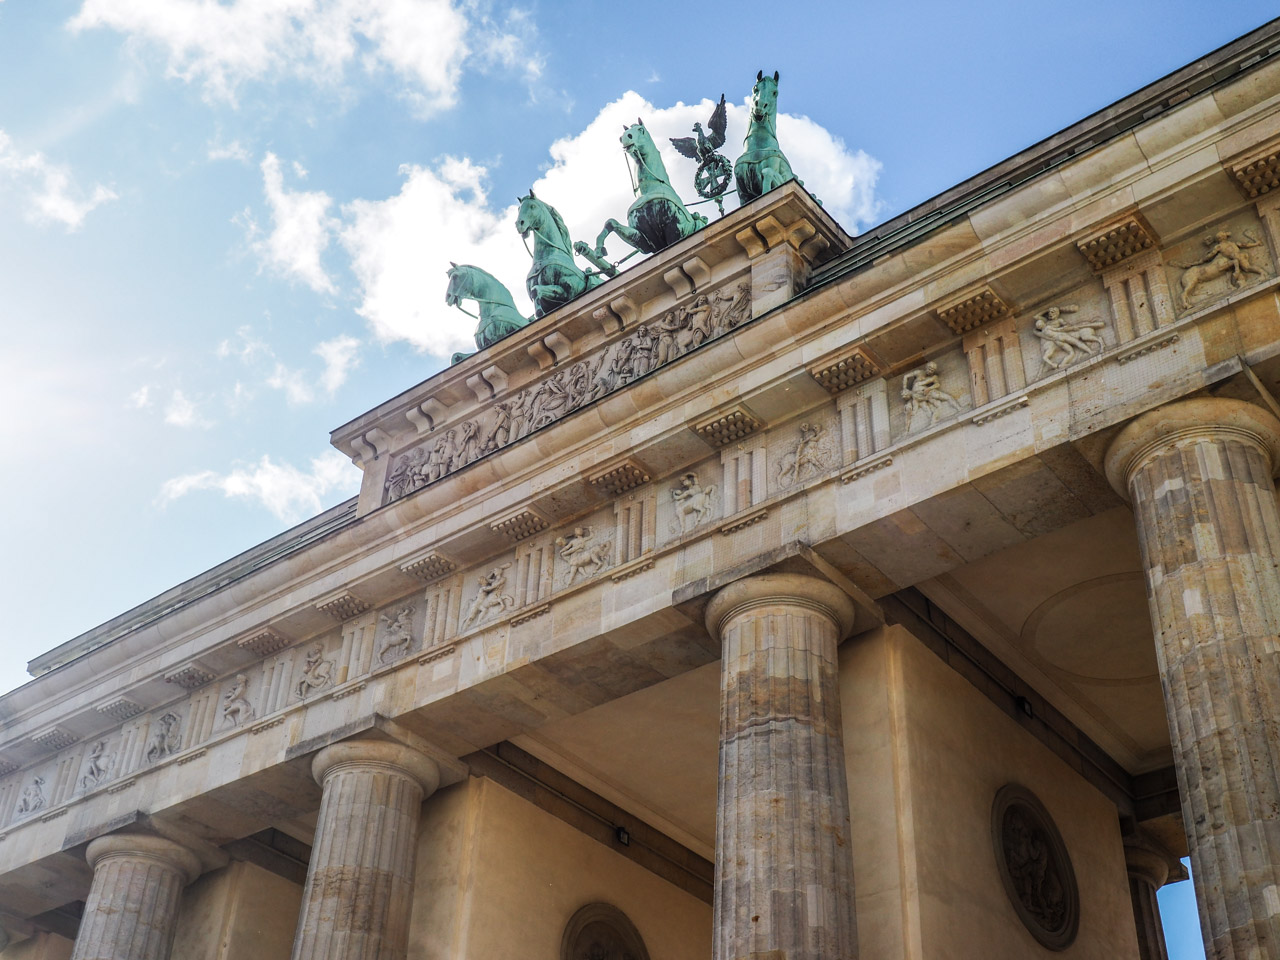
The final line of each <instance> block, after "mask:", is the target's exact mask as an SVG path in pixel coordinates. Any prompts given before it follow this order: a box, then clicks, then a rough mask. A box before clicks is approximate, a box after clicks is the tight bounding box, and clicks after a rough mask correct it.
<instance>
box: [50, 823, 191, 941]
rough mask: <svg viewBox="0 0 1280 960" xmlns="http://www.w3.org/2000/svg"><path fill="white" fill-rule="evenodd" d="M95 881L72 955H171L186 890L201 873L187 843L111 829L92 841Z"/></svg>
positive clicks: (90, 858) (90, 852)
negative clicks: (184, 889)
mask: <svg viewBox="0 0 1280 960" xmlns="http://www.w3.org/2000/svg"><path fill="white" fill-rule="evenodd" d="M85 857H86V859H87V860H88V861H89V865H90V866H91V867H93V884H92V885H91V886H90V888H89V896H88V898H87V899H86V900H85V905H84V916H83V917H82V918H81V919H80V931H79V933H77V934H76V942H75V946H74V947H73V948H72V951H71V960H168V957H169V951H170V949H171V948H172V946H173V934H174V931H175V930H176V929H177V920H178V900H179V898H180V897H181V896H182V889H183V887H185V886H186V885H187V884H189V883H190V882H191V881H192V880H194V879H195V878H196V877H198V876H199V875H200V861H199V860H198V859H197V858H196V855H195V854H194V853H192V852H191V851H190V850H188V849H187V848H186V847H183V846H180V845H179V844H176V843H174V842H173V841H171V840H165V839H163V838H161V837H153V836H143V835H135V834H111V835H109V836H105V837H99V838H98V839H96V840H94V841H93V842H92V843H90V844H89V848H88V850H87V851H86V852H85Z"/></svg>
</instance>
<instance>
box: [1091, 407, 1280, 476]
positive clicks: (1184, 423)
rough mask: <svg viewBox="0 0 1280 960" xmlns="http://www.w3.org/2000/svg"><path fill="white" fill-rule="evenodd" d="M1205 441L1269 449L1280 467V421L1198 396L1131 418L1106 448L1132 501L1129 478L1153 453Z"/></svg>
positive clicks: (1110, 467) (1111, 468)
mask: <svg viewBox="0 0 1280 960" xmlns="http://www.w3.org/2000/svg"><path fill="white" fill-rule="evenodd" d="M1204 440H1238V441H1242V442H1245V443H1249V444H1252V445H1254V446H1256V447H1257V448H1258V449H1259V450H1262V451H1263V452H1265V453H1266V455H1267V458H1268V460H1269V462H1270V466H1271V472H1272V474H1273V475H1274V474H1275V473H1276V471H1277V469H1280V420H1277V419H1276V418H1275V417H1274V416H1273V415H1272V414H1271V413H1270V412H1268V411H1267V410H1264V409H1263V408H1262V407H1258V406H1255V405H1254V404H1252V403H1246V402H1245V401H1243V400H1231V399H1228V398H1226V397H1197V398H1194V399H1191V400H1178V401H1176V402H1174V403H1169V404H1165V405H1164V406H1162V407H1157V408H1156V409H1154V410H1148V411H1147V412H1146V413H1144V414H1142V415H1140V416H1138V417H1136V418H1135V419H1133V420H1131V421H1130V422H1129V423H1128V424H1127V425H1126V426H1125V427H1124V429H1122V430H1121V431H1120V432H1119V433H1118V434H1116V436H1115V439H1113V440H1112V441H1111V445H1110V446H1109V447H1108V448H1107V455H1106V472H1107V480H1109V481H1110V483H1111V486H1112V487H1114V488H1115V491H1116V492H1117V493H1118V494H1120V496H1121V497H1123V498H1124V499H1125V500H1128V499H1129V478H1130V477H1132V476H1133V474H1134V472H1135V471H1137V470H1138V469H1140V468H1141V467H1143V466H1144V465H1145V464H1147V463H1148V462H1150V461H1151V459H1152V458H1153V457H1156V456H1158V455H1159V454H1161V453H1164V452H1167V451H1169V450H1172V449H1173V448H1175V447H1177V446H1179V445H1181V444H1185V443H1193V442H1196V441H1204Z"/></svg>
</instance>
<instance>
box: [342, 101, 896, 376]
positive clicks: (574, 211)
mask: <svg viewBox="0 0 1280 960" xmlns="http://www.w3.org/2000/svg"><path fill="white" fill-rule="evenodd" d="M712 109H713V104H712V103H711V102H710V101H707V100H704V101H702V102H701V103H697V104H683V103H681V104H676V105H675V106H673V107H666V108H662V109H658V108H656V107H654V106H653V104H651V103H650V102H649V101H648V100H646V99H645V98H644V97H643V96H641V95H640V94H638V93H635V92H634V91H629V92H627V93H626V94H624V95H623V96H622V97H620V98H619V99H618V100H616V101H614V102H613V103H610V104H608V105H607V106H605V107H604V108H603V109H602V110H601V111H600V113H599V114H598V115H597V116H596V118H595V119H594V120H592V121H591V123H590V124H589V125H588V126H587V128H586V129H585V130H583V131H582V132H581V133H579V134H577V135H576V136H572V137H566V138H564V139H561V140H557V141H556V142H555V143H553V144H552V145H551V147H550V153H551V159H552V164H551V166H550V168H549V169H547V170H546V171H545V172H544V173H543V174H542V176H541V177H540V178H539V179H538V180H537V181H536V182H534V184H533V187H534V189H535V190H536V192H537V194H538V196H539V197H542V198H544V199H546V200H547V201H549V202H550V203H552V204H554V205H555V206H556V207H557V209H559V211H560V213H561V214H562V215H563V217H564V219H565V222H566V223H567V224H568V226H569V230H570V232H571V234H572V236H573V238H574V239H575V240H585V241H587V242H588V243H594V242H595V238H596V234H597V233H598V232H599V231H600V228H601V227H602V226H603V224H604V221H605V220H606V219H608V218H609V217H617V218H619V219H621V218H622V217H623V216H624V215H625V211H626V209H627V207H628V206H629V205H630V204H631V200H632V195H631V187H630V183H629V180H628V177H627V175H626V172H625V169H624V166H623V164H624V158H623V154H622V148H621V146H620V145H619V143H618V136H619V134H620V133H621V130H622V127H623V126H624V125H626V124H629V123H634V122H635V119H636V117H637V116H640V117H643V118H644V121H645V124H646V126H647V127H648V128H649V130H650V132H651V133H652V135H653V137H654V140H655V142H656V143H657V144H658V146H659V148H660V150H661V153H662V158H663V161H664V162H665V164H666V166H667V171H668V174H669V176H670V178H671V182H672V183H673V184H675V185H676V187H677V189H678V190H679V191H680V192H681V195H682V196H684V197H685V198H686V199H694V198H695V196H696V195H695V193H694V190H693V186H692V185H693V174H694V170H695V164H694V162H693V161H691V160H689V159H687V158H685V157H682V156H680V155H679V154H677V153H676V152H675V150H674V149H673V148H672V147H671V145H670V143H669V141H668V139H667V138H668V137H672V136H677V137H678V136H686V135H688V134H689V133H690V131H691V128H692V126H693V123H694V122H695V121H700V122H703V123H705V122H706V120H707V118H708V117H709V116H710V114H711V111H712ZM728 120H729V126H728V134H727V143H726V147H725V150H724V152H725V154H726V155H727V156H728V157H729V158H730V160H732V159H734V158H736V156H737V155H738V153H739V152H740V150H739V145H740V144H741V143H742V139H743V137H744V135H745V133H746V124H747V110H746V108H745V107H743V106H740V105H737V104H730V105H729V111H728ZM778 129H779V138H780V139H781V141H782V144H783V147H784V149H785V150H786V153H787V157H788V159H789V160H790V161H791V164H792V166H793V168H794V169H795V170H796V171H797V173H798V175H799V176H800V177H801V178H802V179H803V180H804V181H805V186H806V187H807V188H808V189H809V190H810V191H811V192H812V193H814V194H815V195H817V196H818V197H820V198H821V199H822V200H823V201H824V203H825V204H826V209H827V210H828V211H829V212H830V213H831V214H832V215H833V216H834V217H835V218H836V219H837V220H839V221H841V222H842V223H843V224H844V225H845V227H846V229H851V230H856V229H857V227H858V226H859V225H860V224H865V223H867V222H870V221H872V220H873V219H874V218H875V216H876V213H877V203H876V200H875V181H876V176H877V174H878V172H879V169H880V164H879V162H878V161H876V160H875V159H873V158H872V157H870V156H868V155H867V154H866V153H864V152H862V151H861V150H856V151H854V150H850V149H849V148H848V147H847V146H846V145H845V144H844V142H843V141H842V140H840V139H839V138H838V137H836V136H834V135H832V134H831V133H830V132H829V131H827V130H825V129H824V128H823V127H821V126H820V125H818V124H817V123H814V122H813V121H812V120H810V119H809V118H807V117H795V116H790V115H787V114H783V115H780V116H779V121H778ZM401 174H402V176H403V177H404V182H403V184H402V185H401V188H400V192H399V193H397V194H396V195H394V196H391V197H388V198H387V199H385V200H356V201H353V202H352V203H349V204H346V205H345V206H344V207H343V210H342V215H343V228H342V233H341V240H342V244H343V246H344V247H345V249H346V250H347V252H348V254H349V255H350V257H351V268H352V272H353V273H354V275H355V277H356V281H357V283H358V284H359V287H360V294H361V302H360V305H359V307H358V308H357V309H358V311H359V312H360V314H361V315H362V316H364V318H365V319H366V320H367V321H368V322H369V324H370V326H371V327H372V329H373V331H374V334H375V335H376V336H377V337H378V338H379V339H381V340H384V341H390V340H407V341H409V342H411V343H412V344H414V345H415V346H417V347H418V348H419V349H422V350H425V351H427V352H429V353H432V354H435V355H437V356H447V355H448V354H449V353H451V352H453V351H455V350H473V349H475V346H474V341H473V339H472V335H473V331H474V330H475V321H474V320H473V319H471V318H469V317H467V316H465V315H464V314H462V313H460V312H459V311H457V310H453V309H450V308H448V307H446V306H445V305H444V291H445V286H446V278H445V271H446V269H447V268H448V264H449V261H451V260H452V261H456V262H458V263H471V264H475V265H476V266H479V267H482V268H484V269H485V270H488V271H489V272H490V273H492V274H493V275H494V276H496V277H497V278H498V279H499V280H501V281H502V282H503V283H504V284H506V286H507V288H508V289H509V290H510V291H511V293H512V296H513V297H514V298H515V301H516V305H517V306H518V307H519V308H520V309H521V310H522V312H524V313H526V314H530V313H532V306H531V305H530V304H529V302H528V299H527V297H526V296H525V292H524V276H525V274H526V273H527V272H528V269H529V256H528V253H527V252H526V251H525V248H524V245H523V243H522V242H521V240H520V237H519V235H518V234H517V233H516V231H515V227H514V221H515V208H514V205H512V206H508V207H502V208H498V207H494V206H492V205H491V204H490V203H489V200H488V197H487V195H486V192H485V186H486V181H487V175H488V172H487V170H486V169H485V168H484V167H483V166H480V165H477V164H475V163H474V162H472V161H471V160H470V159H468V158H453V157H450V158H445V159H444V160H443V161H440V162H439V163H437V164H436V165H435V166H434V167H425V166H418V165H406V166H404V167H402V168H401ZM733 205H734V200H733V199H732V198H730V200H729V201H728V202H727V204H726V206H727V207H732V206H733ZM694 209H695V210H698V211H699V212H701V213H703V214H704V215H707V216H709V217H714V216H715V215H716V212H715V208H714V206H713V205H711V204H703V205H701V206H698V207H695V208H694ZM608 249H609V253H610V256H611V257H612V258H614V259H616V258H618V257H620V256H622V255H623V254H624V253H626V252H628V251H629V249H630V248H628V247H626V246H625V245H623V244H622V242H621V241H619V240H617V239H616V238H611V239H610V240H609V242H608ZM632 262H633V263H634V261H632ZM469 306H470V305H469Z"/></svg>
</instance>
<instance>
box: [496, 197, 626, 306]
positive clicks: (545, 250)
mask: <svg viewBox="0 0 1280 960" xmlns="http://www.w3.org/2000/svg"><path fill="white" fill-rule="evenodd" d="M516 230H517V231H519V233H520V236H522V237H524V238H525V240H526V241H527V240H528V238H529V234H531V233H532V234H533V266H531V267H530V268H529V275H528V276H527V277H525V281H524V282H525V289H527V290H528V291H529V299H530V300H532V301H533V315H534V317H535V318H536V317H541V316H544V315H546V314H548V313H550V312H551V311H552V310H554V309H555V308H556V307H559V306H562V305H564V304H566V303H568V302H569V301H570V300H572V299H573V298H574V297H576V296H578V295H579V294H581V293H585V292H586V291H587V290H590V289H591V288H592V287H596V286H599V285H600V284H601V283H604V281H605V277H603V276H601V275H600V274H598V273H595V272H594V271H591V270H583V269H582V268H581V267H579V266H578V265H577V264H576V263H574V261H573V242H572V241H571V240H570V238H569V228H568V227H566V226H565V224H564V220H563V219H562V218H561V217H560V213H559V211H557V210H556V208H555V207H553V206H551V204H549V203H546V202H544V201H542V200H539V199H538V198H537V197H535V196H534V195H533V189H532V188H530V190H529V195H528V196H527V197H521V198H520V210H519V212H518V213H517V214H516Z"/></svg>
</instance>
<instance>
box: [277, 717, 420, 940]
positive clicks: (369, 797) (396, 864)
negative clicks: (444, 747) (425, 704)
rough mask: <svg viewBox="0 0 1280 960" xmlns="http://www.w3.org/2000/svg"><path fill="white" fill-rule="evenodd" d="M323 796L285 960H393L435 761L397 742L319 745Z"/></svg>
mask: <svg viewBox="0 0 1280 960" xmlns="http://www.w3.org/2000/svg"><path fill="white" fill-rule="evenodd" d="M311 770H312V773H313V774H314V775H315V778H316V780H317V782H319V783H320V785H321V786H322V787H323V788H324V799H323V800H322V801H321V803H320V816H319V821H318V823H317V824H316V840H315V845H314V847H313V848H312V853H311V863H310V865H309V867H308V869H307V885H306V890H305V891H304V892H303V896H302V912H301V914H300V916H299V918H298V933H297V936H296V938H295V939H294V942H293V960H339V958H341V960H403V958H404V955H405V947H406V943H407V940H408V936H409V912H410V908H411V905H412V898H413V866H414V863H413V861H414V852H415V850H416V849H417V847H416V838H417V832H418V816H419V808H420V807H421V805H422V800H423V798H424V797H426V796H429V795H430V794H431V793H433V792H434V791H435V789H436V787H437V786H438V785H439V783H440V770H439V767H438V766H437V765H436V763H435V761H433V760H431V759H430V758H428V757H426V756H424V755H423V754H420V753H418V752H417V751H415V750H411V749H410V748H409V747H405V746H402V745H400V744H397V743H387V742H381V741H372V740H354V741H347V742H344V743H336V744H334V745H333V746H330V747H325V748H324V749H323V750H321V751H320V752H319V753H318V754H316V758H315V760H314V762H313V763H312V766H311Z"/></svg>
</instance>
